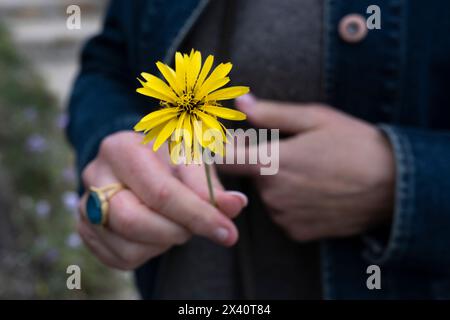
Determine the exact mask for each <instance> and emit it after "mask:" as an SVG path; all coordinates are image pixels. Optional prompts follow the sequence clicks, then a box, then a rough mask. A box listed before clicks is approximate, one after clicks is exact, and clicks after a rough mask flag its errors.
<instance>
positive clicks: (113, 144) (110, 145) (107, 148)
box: [99, 133, 121, 156]
mask: <svg viewBox="0 0 450 320" xmlns="http://www.w3.org/2000/svg"><path fill="white" fill-rule="evenodd" d="M120 140H121V139H120V134H119V133H113V134H110V135H108V136H106V137H105V138H104V139H103V140H102V142H101V143H100V147H99V154H100V155H101V156H106V155H108V154H109V153H110V152H111V151H113V150H117V148H118V146H119V144H120Z"/></svg>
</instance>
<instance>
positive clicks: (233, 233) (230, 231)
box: [214, 225, 239, 247]
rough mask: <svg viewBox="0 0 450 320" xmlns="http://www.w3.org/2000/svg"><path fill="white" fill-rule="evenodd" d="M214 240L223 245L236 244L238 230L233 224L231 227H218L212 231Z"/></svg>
mask: <svg viewBox="0 0 450 320" xmlns="http://www.w3.org/2000/svg"><path fill="white" fill-rule="evenodd" d="M214 237H215V239H216V241H217V242H218V243H219V244H221V245H223V246H225V247H231V246H233V245H235V244H236V242H237V241H238V238H239V234H238V231H237V229H236V227H235V226H234V225H233V226H232V227H219V228H217V229H216V230H215V231H214Z"/></svg>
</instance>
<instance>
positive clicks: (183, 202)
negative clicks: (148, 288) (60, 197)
mask: <svg viewBox="0 0 450 320" xmlns="http://www.w3.org/2000/svg"><path fill="white" fill-rule="evenodd" d="M141 141H142V136H141V135H139V134H137V133H134V132H128V131H123V132H119V133H116V134H113V135H110V136H108V137H106V138H105V139H104V140H103V142H102V144H101V146H100V150H99V153H98V155H97V157H96V158H95V159H94V160H93V161H92V162H91V163H90V164H89V165H88V166H87V167H86V168H85V170H84V171H83V175H82V179H83V183H84V185H85V187H86V190H88V188H89V187H90V186H96V187H102V186H104V185H107V184H111V183H118V182H120V183H122V184H124V185H125V186H126V187H127V189H125V190H121V191H120V192H118V193H117V194H115V195H114V196H113V197H112V198H111V199H110V201H109V211H108V213H109V214H108V222H107V226H106V227H100V226H94V225H92V224H90V223H89V221H88V220H87V218H86V213H85V208H86V201H87V193H86V194H85V195H84V196H83V198H82V200H81V201H80V213H81V219H80V221H79V225H78V231H79V233H80V235H81V237H82V238H83V240H84V242H85V243H86V245H87V246H88V247H89V248H90V249H91V251H92V252H93V253H94V254H95V255H96V256H97V257H98V258H99V259H100V260H101V261H102V262H103V263H105V264H106V265H108V266H111V267H114V268H118V269H123V270H127V269H134V268H136V267H137V266H139V265H141V264H143V263H144V262H145V261H147V260H148V259H150V258H152V257H155V256H157V255H160V254H161V253H163V252H164V251H166V250H168V249H169V248H170V247H172V246H174V245H180V244H183V243H184V242H186V241H187V240H188V239H189V238H190V237H191V236H192V235H193V234H195V235H201V236H205V237H207V238H210V239H211V240H213V241H215V242H217V243H219V244H222V245H224V246H231V245H233V244H234V243H235V242H236V241H237V238H238V232H237V229H236V227H235V226H234V224H233V222H232V221H231V218H233V217H235V216H236V215H237V214H238V213H239V212H240V211H241V209H242V208H243V207H244V206H245V205H246V201H247V200H246V198H245V196H244V195H242V194H239V193H236V192H225V191H224V190H223V188H222V186H221V185H220V182H219V180H218V179H217V176H216V175H215V172H214V175H213V182H214V185H215V195H216V202H217V206H218V208H215V207H214V206H212V205H211V204H209V202H208V191H207V185H206V178H205V173H204V168H203V167H200V166H198V165H190V166H184V165H180V166H171V165H169V158H168V156H167V154H168V152H167V150H161V152H160V153H154V152H153V151H152V150H151V147H148V146H144V145H142V144H141ZM161 149H163V148H161Z"/></svg>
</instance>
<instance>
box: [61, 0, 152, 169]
mask: <svg viewBox="0 0 450 320" xmlns="http://www.w3.org/2000/svg"><path fill="white" fill-rule="evenodd" d="M124 4H125V5H126V4H127V2H126V1H120V0H119V1H112V2H111V5H110V7H109V9H108V12H107V15H106V19H105V23H104V26H103V31H102V32H101V33H100V34H99V35H98V36H96V37H94V38H92V39H91V40H90V41H88V43H87V44H86V46H85V48H84V50H83V52H82V55H81V71H80V74H79V75H78V77H77V79H76V81H75V84H74V87H73V91H72V96H71V98H70V102H69V125H68V128H67V135H68V138H69V141H70V142H71V144H72V145H73V147H74V149H75V151H76V156H77V163H76V164H77V170H78V173H79V174H80V173H81V171H82V169H83V168H84V167H85V166H86V164H87V163H88V162H89V161H90V160H92V159H93V158H94V157H95V155H96V152H97V149H98V146H99V144H100V142H101V140H102V139H103V138H104V137H105V136H107V135H109V134H111V133H113V132H116V131H120V130H131V129H132V128H133V126H134V124H135V123H137V121H138V120H139V117H140V116H141V115H142V113H143V112H144V109H143V108H144V106H143V100H142V99H141V98H140V97H139V96H138V95H137V94H136V92H135V87H136V79H135V77H136V74H133V71H132V70H131V68H130V66H129V63H128V61H129V60H130V58H129V54H128V46H129V45H127V36H126V31H125V28H124V27H123V25H124V24H125V23H124V11H125V10H127V8H126V7H125V6H124ZM128 10H129V9H128Z"/></svg>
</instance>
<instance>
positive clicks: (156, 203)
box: [152, 182, 172, 211]
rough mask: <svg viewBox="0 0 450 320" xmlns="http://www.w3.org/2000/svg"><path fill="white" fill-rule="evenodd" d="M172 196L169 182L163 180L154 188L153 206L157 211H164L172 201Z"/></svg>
mask: <svg viewBox="0 0 450 320" xmlns="http://www.w3.org/2000/svg"><path fill="white" fill-rule="evenodd" d="M171 197H172V193H171V191H170V188H169V186H168V185H167V183H165V182H161V183H159V184H158V185H157V186H155V188H154V191H153V201H152V202H153V203H152V206H153V207H154V208H155V209H156V210H157V211H162V210H164V208H165V207H166V206H167V204H168V203H169V202H170V199H171Z"/></svg>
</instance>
